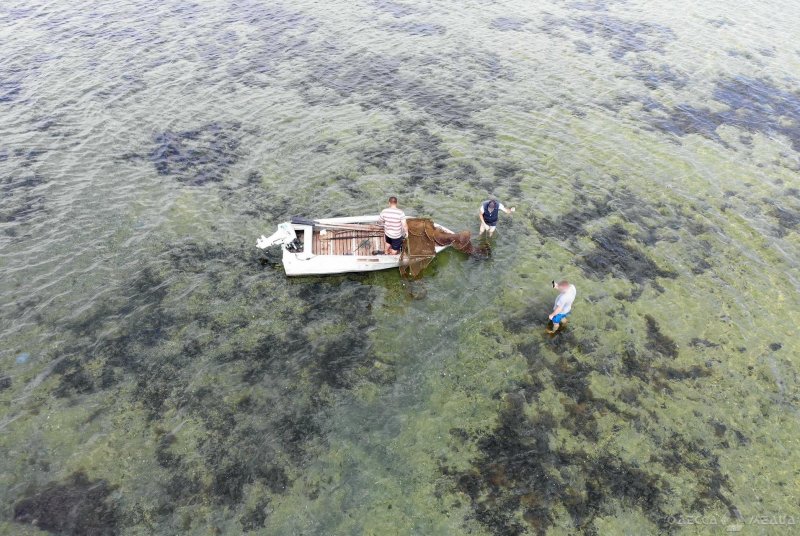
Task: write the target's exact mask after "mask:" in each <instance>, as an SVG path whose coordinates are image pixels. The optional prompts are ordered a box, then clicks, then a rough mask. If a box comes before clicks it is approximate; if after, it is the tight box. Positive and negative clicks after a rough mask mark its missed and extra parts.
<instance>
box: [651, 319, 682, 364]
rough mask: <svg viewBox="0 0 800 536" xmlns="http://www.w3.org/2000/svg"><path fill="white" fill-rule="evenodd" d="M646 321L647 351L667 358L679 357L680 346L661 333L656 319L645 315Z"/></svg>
mask: <svg viewBox="0 0 800 536" xmlns="http://www.w3.org/2000/svg"><path fill="white" fill-rule="evenodd" d="M644 319H645V321H646V322H647V349H648V350H651V351H653V352H656V353H658V354H661V355H663V356H665V357H672V358H674V357H678V345H677V344H675V341H673V340H672V339H670V338H669V337H667V336H666V335H664V334H663V333H661V329H660V328H659V327H658V322H656V319H655V318H653V317H652V316H650V315H645V316H644Z"/></svg>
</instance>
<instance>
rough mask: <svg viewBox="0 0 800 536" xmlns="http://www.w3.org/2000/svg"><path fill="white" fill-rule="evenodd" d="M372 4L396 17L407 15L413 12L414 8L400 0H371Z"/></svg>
mask: <svg viewBox="0 0 800 536" xmlns="http://www.w3.org/2000/svg"><path fill="white" fill-rule="evenodd" d="M372 5H373V6H375V9H377V10H378V11H383V12H384V13H389V14H390V15H394V16H395V17H396V18H401V17H407V16H409V15H413V14H414V13H415V10H414V8H412V7H411V6H409V5H406V4H402V3H400V2H393V1H392V0H373V1H372Z"/></svg>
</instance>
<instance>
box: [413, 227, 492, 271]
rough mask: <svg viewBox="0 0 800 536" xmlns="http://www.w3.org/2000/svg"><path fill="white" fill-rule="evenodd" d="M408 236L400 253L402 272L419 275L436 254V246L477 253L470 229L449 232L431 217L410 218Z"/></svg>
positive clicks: (469, 253)
mask: <svg viewBox="0 0 800 536" xmlns="http://www.w3.org/2000/svg"><path fill="white" fill-rule="evenodd" d="M406 223H408V237H406V240H405V242H404V244H403V251H402V252H401V253H400V273H401V274H402V275H403V276H405V277H418V276H419V274H421V273H422V271H423V270H424V269H425V268H426V267H427V266H428V265H429V264H430V263H431V261H432V260H433V257H434V256H436V246H452V247H454V248H455V249H457V250H459V251H463V252H464V253H467V254H468V255H472V254H473V253H476V252H477V250H476V248H475V247H474V246H473V245H472V241H471V240H470V233H469V231H461V232H460V233H448V232H447V231H443V230H442V229H439V228H437V227H436V226H435V225H434V224H433V220H431V219H430V218H408V219H407V220H406Z"/></svg>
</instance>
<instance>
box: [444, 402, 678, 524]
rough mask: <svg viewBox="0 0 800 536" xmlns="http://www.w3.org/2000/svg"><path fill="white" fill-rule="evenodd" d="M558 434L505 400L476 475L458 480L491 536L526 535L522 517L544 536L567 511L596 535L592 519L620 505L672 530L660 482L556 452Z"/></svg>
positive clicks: (629, 468)
mask: <svg viewBox="0 0 800 536" xmlns="http://www.w3.org/2000/svg"><path fill="white" fill-rule="evenodd" d="M555 427H556V423H555V420H554V419H553V418H552V416H551V415H549V414H547V413H539V414H538V415H537V416H535V417H533V418H529V417H527V416H526V415H525V413H524V400H523V399H522V398H521V397H517V396H514V395H507V396H506V404H505V408H504V409H503V411H502V412H501V413H500V418H499V424H498V425H497V427H496V428H495V429H494V430H493V431H492V432H491V433H489V434H487V435H485V436H483V437H481V438H480V439H479V441H478V448H479V449H480V452H481V454H480V456H479V457H478V459H477V460H476V461H475V468H474V470H472V471H469V472H465V473H456V474H454V475H453V476H454V480H455V482H456V486H457V489H459V490H460V491H462V492H463V493H464V494H466V495H467V496H468V497H469V499H470V502H471V503H472V507H473V515H474V516H475V518H476V519H477V520H478V521H479V522H480V523H481V524H482V525H484V526H485V527H486V528H487V529H489V530H490V531H491V532H492V533H493V534H498V535H518V534H524V533H526V532H527V529H526V527H525V526H524V525H522V524H521V523H520V522H519V521H517V519H518V518H517V515H518V513H521V514H522V515H521V517H522V519H523V520H524V521H525V522H526V523H527V524H528V526H529V527H530V529H531V530H532V531H533V532H535V533H536V534H545V533H546V532H547V529H548V528H549V527H551V526H553V524H554V522H555V517H554V513H553V511H554V510H555V509H557V508H558V507H559V506H561V507H563V508H564V509H566V511H567V512H568V513H569V514H570V517H571V518H572V522H573V528H575V529H578V530H581V531H585V532H586V533H588V534H595V533H596V532H595V530H594V529H593V527H591V523H592V521H593V520H594V518H595V517H597V516H599V515H603V514H604V513H606V512H608V511H609V506H610V504H611V501H612V500H619V501H622V502H623V503H624V504H626V505H628V506H629V507H638V508H640V509H641V510H642V512H643V513H644V514H645V515H646V516H647V517H648V518H650V520H651V521H652V522H653V523H655V524H656V525H658V526H659V527H660V528H662V529H666V528H668V527H667V526H666V516H665V513H664V504H665V502H666V498H665V497H664V496H663V494H662V489H664V486H663V484H661V482H660V479H659V478H658V476H656V475H652V474H649V473H647V472H645V471H644V470H642V469H640V468H638V467H636V466H634V465H632V464H630V463H627V462H624V461H622V460H620V459H617V458H612V457H610V456H604V457H600V458H598V459H590V458H589V457H587V456H586V455H585V454H584V453H580V452H576V453H571V452H566V451H561V450H559V449H555V448H551V441H550V434H551V433H552V432H553V430H554V429H555ZM575 470H577V471H580V473H581V474H582V478H581V479H580V480H582V481H583V484H582V485H581V483H580V482H579V481H578V482H572V481H571V479H570V477H569V476H568V475H569V472H570V471H572V472H574V471H575ZM446 472H447V470H446Z"/></svg>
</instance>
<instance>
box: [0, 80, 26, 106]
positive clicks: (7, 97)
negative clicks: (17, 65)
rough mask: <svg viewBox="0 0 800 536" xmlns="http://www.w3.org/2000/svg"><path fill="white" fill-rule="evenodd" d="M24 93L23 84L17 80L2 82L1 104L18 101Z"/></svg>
mask: <svg viewBox="0 0 800 536" xmlns="http://www.w3.org/2000/svg"><path fill="white" fill-rule="evenodd" d="M21 92H22V84H21V83H19V82H17V81H16V80H0V103H1V102H12V101H14V100H16V98H17V97H18V96H19V94H20V93H21Z"/></svg>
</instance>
